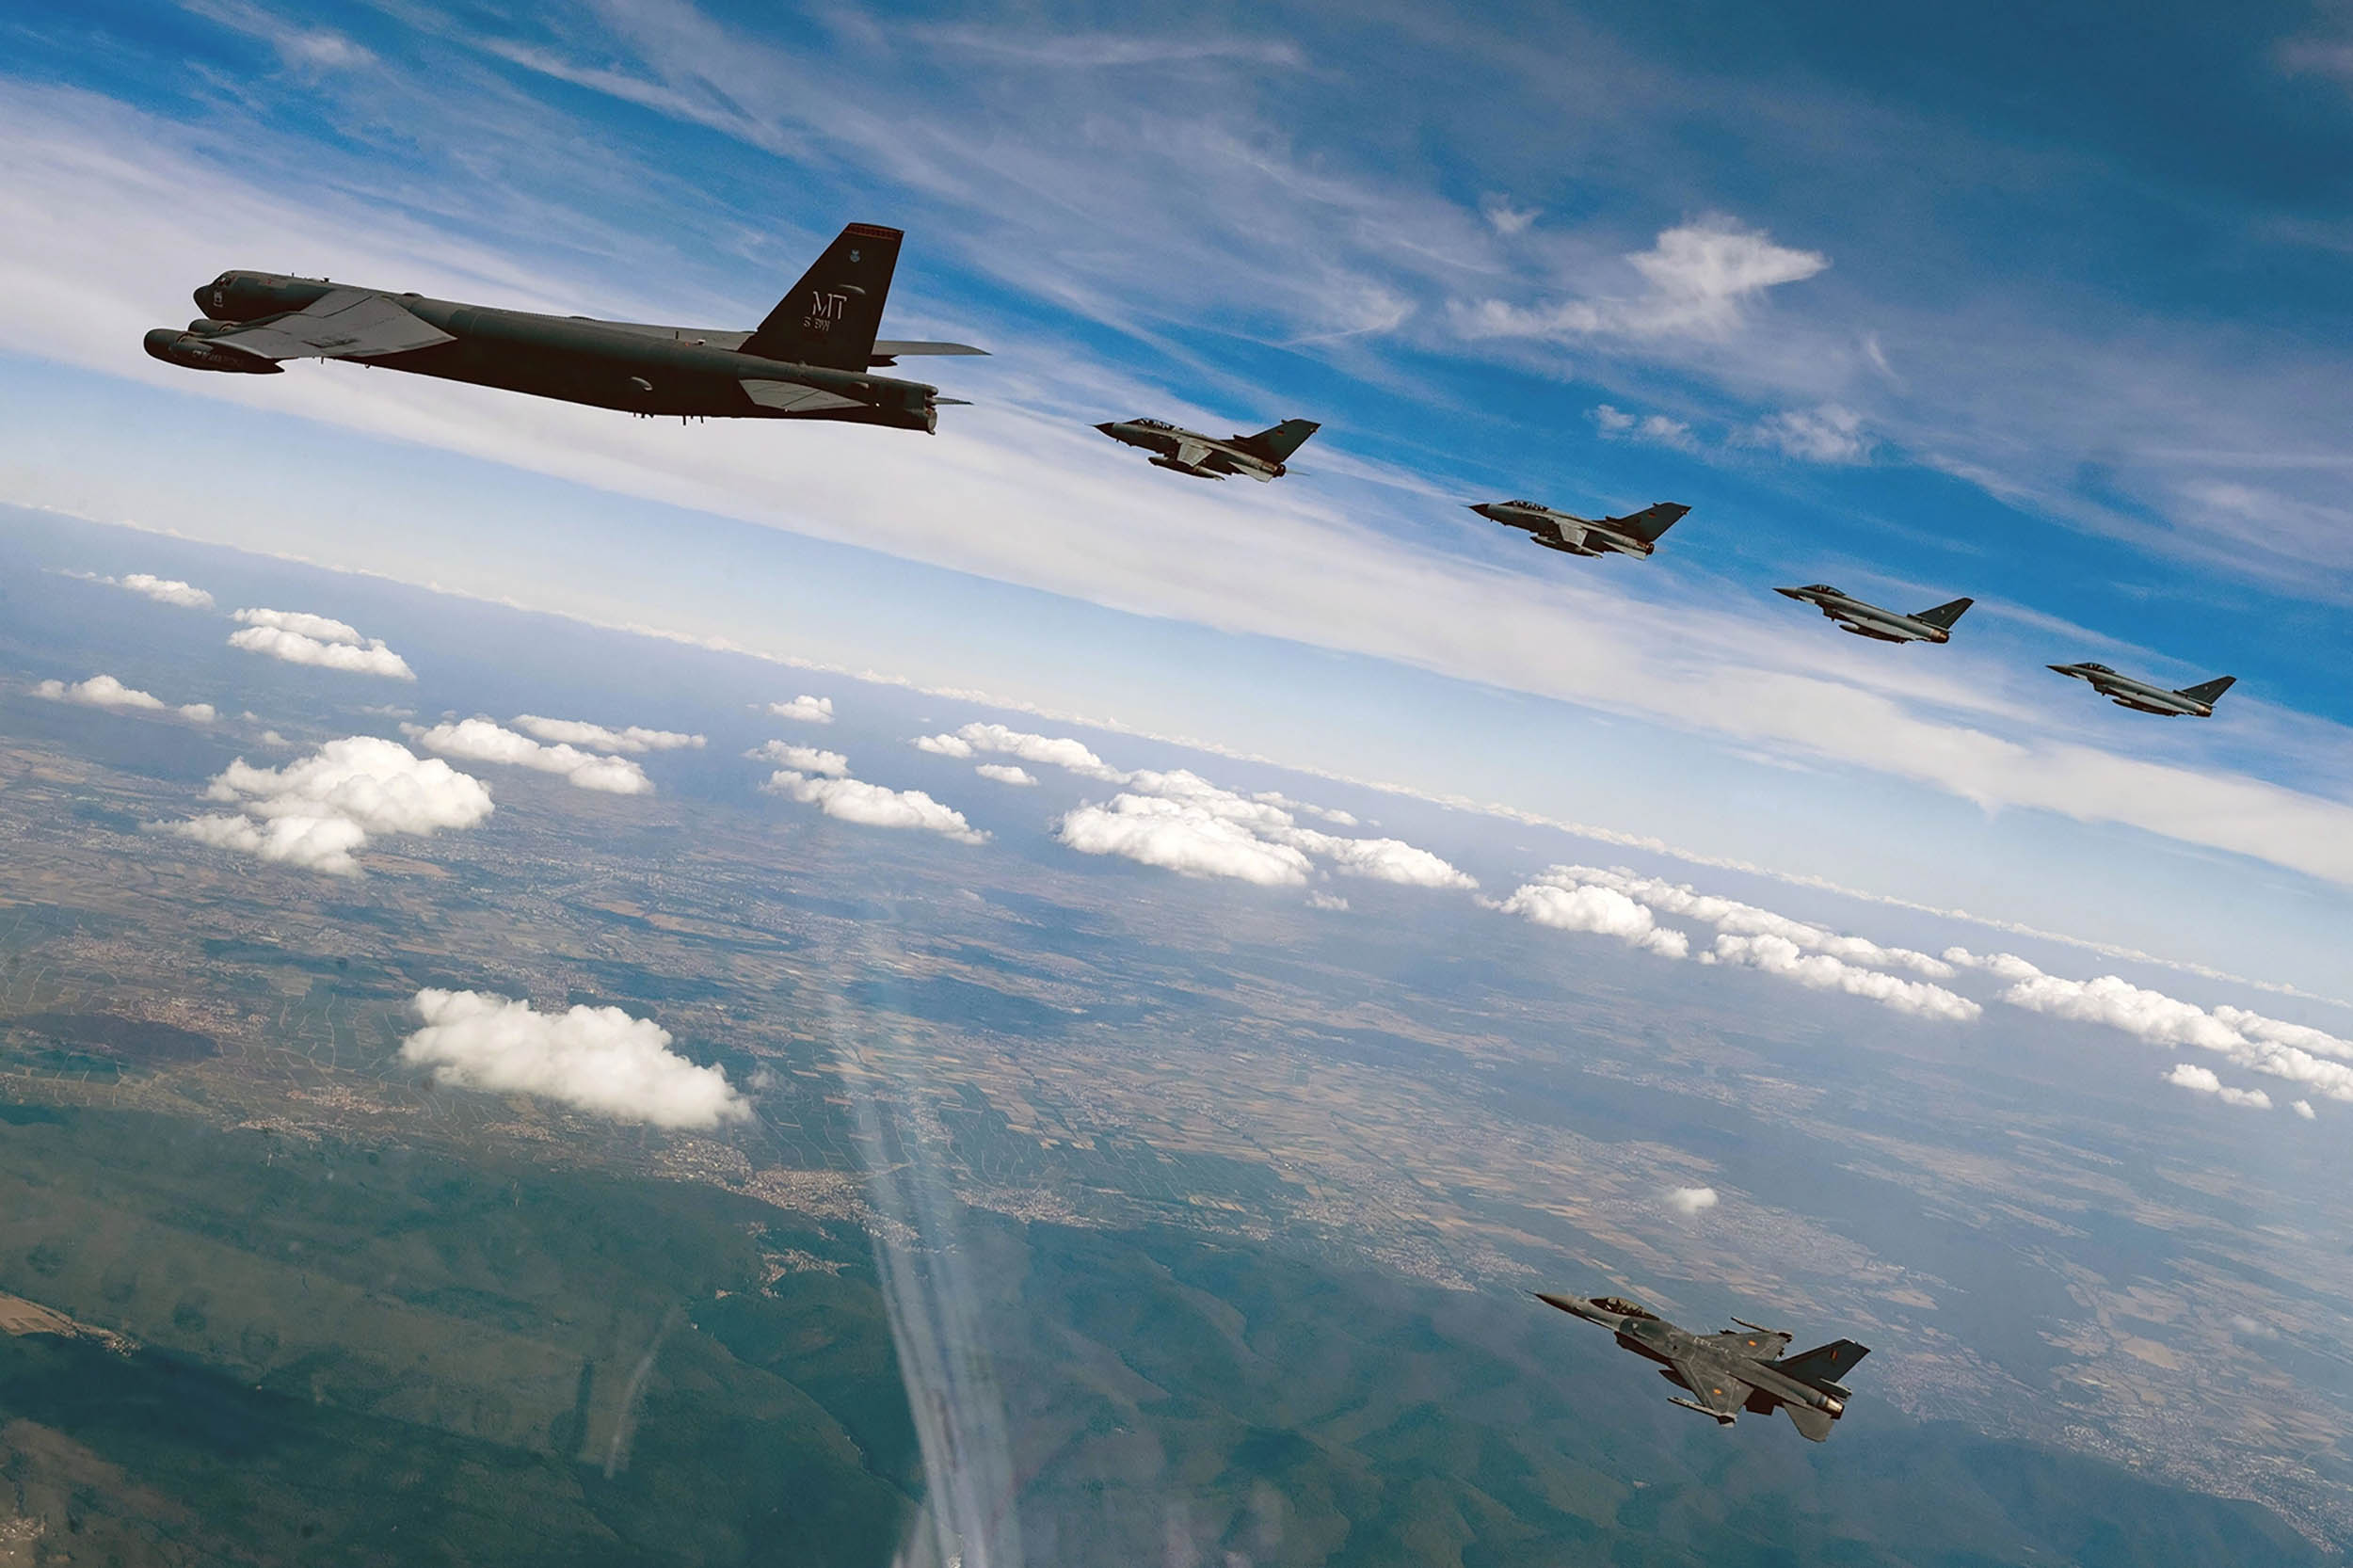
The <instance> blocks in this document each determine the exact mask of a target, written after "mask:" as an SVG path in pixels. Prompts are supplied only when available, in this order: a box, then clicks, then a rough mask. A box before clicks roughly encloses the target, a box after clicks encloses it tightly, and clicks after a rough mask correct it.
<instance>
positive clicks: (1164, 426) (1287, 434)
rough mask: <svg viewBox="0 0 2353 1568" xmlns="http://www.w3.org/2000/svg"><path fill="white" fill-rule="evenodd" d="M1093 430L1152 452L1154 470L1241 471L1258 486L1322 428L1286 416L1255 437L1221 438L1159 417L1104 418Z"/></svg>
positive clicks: (1210, 475) (1278, 474)
mask: <svg viewBox="0 0 2353 1568" xmlns="http://www.w3.org/2000/svg"><path fill="white" fill-rule="evenodd" d="M1322 428H1323V426H1322V425H1321V424H1317V423H1316V422H1315V421H1314V420H1311V419H1287V420H1285V421H1284V422H1283V423H1282V424H1278V425H1275V426H1274V427H1273V428H1272V429H1268V430H1261V431H1259V432H1258V433H1257V435H1255V436H1228V437H1226V438H1225V440H1218V439H1217V438H1216V437H1214V436H1205V435H1203V434H1201V432H1200V431H1198V430H1186V429H1183V428H1181V427H1179V426H1177V425H1174V424H1169V423H1168V422H1167V421H1166V420H1162V419H1117V420H1108V421H1106V422H1105V423H1103V424H1098V425H1096V429H1097V430H1100V431H1102V432H1103V434H1105V435H1106V436H1109V437H1110V438H1111V439H1112V440H1115V441H1118V442H1120V443H1121V444H1123V445H1126V446H1140V447H1142V448H1144V450H1145V451H1146V452H1149V453H1151V454H1153V457H1152V466H1153V467H1154V468H1165V469H1174V470H1176V471H1177V472H1178V473H1190V474H1192V475H1193V477H1194V478H1195V479H1223V478H1225V476H1226V475H1227V474H1229V473H1241V474H1247V475H1248V476H1249V477H1251V478H1253V479H1256V480H1257V482H1258V483H1259V484H1261V485H1264V484H1270V483H1272V482H1273V481H1274V480H1277V479H1280V478H1282V477H1283V475H1284V474H1286V473H1288V472H1290V471H1289V469H1287V468H1285V467H1284V466H1283V465H1284V463H1285V462H1286V461H1288V460H1289V457H1290V455H1291V454H1292V453H1294V452H1296V451H1298V450H1299V449H1300V448H1301V447H1302V446H1303V445H1305V444H1306V440H1307V438H1308V437H1309V436H1312V435H1314V434H1315V433H1316V432H1317V431H1319V430H1321V429H1322Z"/></svg>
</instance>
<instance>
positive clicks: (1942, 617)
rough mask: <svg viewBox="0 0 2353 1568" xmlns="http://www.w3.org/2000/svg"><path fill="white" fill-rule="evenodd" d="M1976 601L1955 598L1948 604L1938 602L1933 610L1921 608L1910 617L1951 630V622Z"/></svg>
mask: <svg viewBox="0 0 2353 1568" xmlns="http://www.w3.org/2000/svg"><path fill="white" fill-rule="evenodd" d="M1976 602H1977V600H1974V599H1956V600H1953V601H1952V602H1951V603H1950V604H1940V605H1938V606H1937V607H1936V608H1935V609H1933V610H1923V611H1921V612H1920V613H1919V614H1918V615H1916V616H1913V617H1912V618H1913V620H1924V621H1927V622H1928V623H1929V625H1930V626H1934V627H1940V628H1942V629H1944V630H1945V631H1947V632H1949V631H1951V630H1952V627H1953V622H1955V621H1957V620H1959V619H1960V618H1961V612H1962V611H1963V610H1966V609H1968V608H1969V606H1971V605H1972V604H1975V603H1976Z"/></svg>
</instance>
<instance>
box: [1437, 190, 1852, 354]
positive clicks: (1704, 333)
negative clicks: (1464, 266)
mask: <svg viewBox="0 0 2353 1568" xmlns="http://www.w3.org/2000/svg"><path fill="white" fill-rule="evenodd" d="M1625 260H1626V262H1627V264H1629V265H1631V266H1632V267H1633V268H1634V270H1635V271H1636V272H1638V273H1640V274H1641V278H1642V280H1643V281H1644V282H1645V283H1646V284H1647V285H1649V286H1648V288H1647V289H1646V290H1645V291H1644V292H1643V293H1641V294H1640V295H1636V296H1630V297H1620V298H1609V297H1593V298H1583V299H1571V300H1566V301H1563V302H1561V303H1559V304H1554V305H1545V306H1536V307H1524V306H1515V305H1507V304H1504V303H1503V302H1501V301H1499V300H1488V301H1486V302H1484V303H1482V304H1481V305H1479V306H1477V307H1475V308H1473V309H1471V310H1469V311H1466V312H1460V313H1459V315H1458V320H1459V321H1460V323H1461V325H1462V327H1463V328H1464V330H1465V333H1466V334H1467V335H1469V336H1471V337H1475V338H1498V337H1541V338H1556V339H1571V340H1574V339H1581V338H1604V337H1622V338H1637V339H1642V338H1664V337H1692V338H1706V339H1721V338H1725V337H1729V336H1730V335H1731V334H1732V333H1733V332H1734V331H1735V330H1737V328H1739V327H1740V325H1741V324H1742V322H1743V320H1744V319H1745V317H1746V315H1747V312H1748V310H1749V308H1750V307H1751V306H1752V305H1753V304H1754V303H1755V302H1756V301H1757V300H1759V299H1760V298H1762V297H1763V296H1764V295H1765V292H1766V291H1767V290H1769V289H1772V288H1777V287H1779V286H1781V285H1782V284H1785V283H1797V282H1802V281H1804V280H1806V279H1808V278H1811V277H1813V276H1814V275H1815V274H1816V273H1818V272H1820V271H1821V270H1822V269H1823V268H1824V267H1827V266H1829V265H1830V258H1829V257H1827V256H1824V255H1822V254H1820V253H1819V252H1817V251H1812V250H1796V249H1792V248H1789V247H1787V246H1785V245H1779V244H1776V243H1775V242H1774V240H1773V238H1772V236H1771V235H1769V234H1768V233H1766V232H1764V231H1763V230H1761V229H1751V228H1749V227H1747V226H1746V225H1744V224H1742V223H1740V222H1739V221H1738V220H1737V219H1735V218H1730V217H1722V216H1717V217H1707V218H1702V219H1701V220H1700V221H1698V222H1696V223H1686V224H1682V225H1679V226H1678V227H1676V228H1673V229H1667V230H1663V231H1661V232H1660V233H1659V235H1658V238H1657V241H1656V242H1655V243H1654V244H1653V245H1652V246H1651V248H1649V249H1648V250H1642V251H1637V252H1635V253H1634V254H1632V255H1629V256H1627V257H1626V258H1625Z"/></svg>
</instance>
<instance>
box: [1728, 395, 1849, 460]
mask: <svg viewBox="0 0 2353 1568" xmlns="http://www.w3.org/2000/svg"><path fill="white" fill-rule="evenodd" d="M1739 439H1740V440H1742V441H1743V442H1745V443H1746V444H1748V445H1751V446H1769V447H1773V448H1775V449H1776V450H1778V451H1779V452H1780V453H1781V454H1782V455H1783V456H1786V457H1796V458H1800V459H1801V460H1803V461H1805V462H1809V463H1859V462H1861V461H1863V459H1864V458H1865V457H1866V456H1869V455H1870V451H1871V438H1870V437H1869V436H1867V435H1865V433H1864V429H1863V416H1862V415H1861V414H1858V413H1856V412H1855V411H1854V410H1853V409H1852V408H1840V407H1839V406H1838V405H1837V404H1835V403H1825V404H1823V405H1822V406H1821V407H1820V408H1812V409H1805V408H1785V409H1783V410H1782V411H1781V412H1779V413H1777V414H1773V415H1771V416H1769V418H1766V419H1762V420H1759V421H1758V422H1757V423H1756V424H1753V425H1751V426H1749V428H1748V429H1747V430H1745V431H1743V432H1741V434H1740V437H1739Z"/></svg>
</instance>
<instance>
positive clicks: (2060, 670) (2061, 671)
mask: <svg viewBox="0 0 2353 1568" xmlns="http://www.w3.org/2000/svg"><path fill="white" fill-rule="evenodd" d="M2042 667H2043V668H2044V669H2046V670H2049V671H2050V672H2051V673H2052V674H2053V675H2073V674H2074V673H2075V672H2074V670H2073V668H2072V667H2070V666H2069V665H2066V664H2045V665H2043V666H2042Z"/></svg>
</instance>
